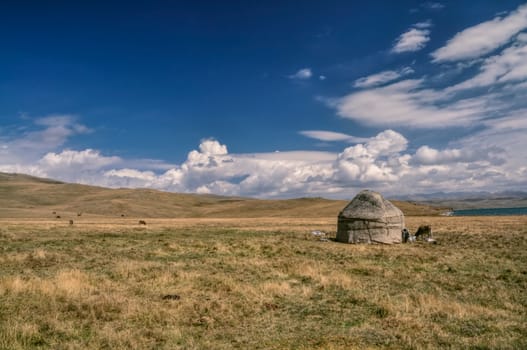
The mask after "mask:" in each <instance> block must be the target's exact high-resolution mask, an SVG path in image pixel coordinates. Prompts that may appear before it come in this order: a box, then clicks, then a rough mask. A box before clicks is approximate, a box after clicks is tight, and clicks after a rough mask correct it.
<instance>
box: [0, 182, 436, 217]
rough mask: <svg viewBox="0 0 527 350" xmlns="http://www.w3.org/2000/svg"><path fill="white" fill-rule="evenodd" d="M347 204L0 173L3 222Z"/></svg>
mask: <svg viewBox="0 0 527 350" xmlns="http://www.w3.org/2000/svg"><path fill="white" fill-rule="evenodd" d="M350 199H351V198H350ZM347 202H348V201H344V200H329V199H323V198H297V199H283V200H261V199H253V198H241V197H223V196H216V195H198V194H183V193H171V192H163V191H157V190H151V189H109V188H103V187H95V186H87V185H80V184H70V183H64V182H60V181H54V180H49V179H42V178H37V177H33V176H28V175H22V174H6V173H0V217H3V218H9V217H11V218H51V217H53V216H54V215H62V216H68V217H73V216H76V215H77V213H82V214H83V215H90V216H101V217H122V216H125V217H144V218H154V217H155V218H191V217H196V218H199V217H216V218H229V217H231V218H233V217H240V218H248V217H330V216H337V214H338V212H339V211H340V210H341V209H342V208H343V207H344V206H345V205H346V204H347ZM393 203H394V204H395V205H396V206H397V207H399V208H400V209H401V210H402V211H403V212H404V213H405V215H410V216H412V215H439V214H441V213H442V212H444V211H445V210H446V209H445V208H441V207H433V206H430V205H423V204H418V203H412V202H405V201H393ZM54 212H55V214H53V213H54Z"/></svg>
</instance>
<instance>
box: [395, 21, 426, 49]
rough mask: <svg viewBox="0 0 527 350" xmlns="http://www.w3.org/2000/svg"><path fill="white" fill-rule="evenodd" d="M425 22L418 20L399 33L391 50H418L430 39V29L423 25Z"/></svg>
mask: <svg viewBox="0 0 527 350" xmlns="http://www.w3.org/2000/svg"><path fill="white" fill-rule="evenodd" d="M425 23H427V22H420V23H417V24H415V25H414V27H413V28H410V29H408V31H406V32H404V33H403V34H401V35H400V36H399V37H398V38H397V41H396V43H395V45H394V46H393V48H392V52H395V53H402V52H413V51H419V50H421V49H422V48H424V47H425V46H426V43H427V42H428V41H430V30H428V29H426V28H428V27H423V25H425Z"/></svg>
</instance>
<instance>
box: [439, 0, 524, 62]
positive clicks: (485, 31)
mask: <svg viewBox="0 0 527 350" xmlns="http://www.w3.org/2000/svg"><path fill="white" fill-rule="evenodd" d="M525 28H527V5H522V6H520V7H518V9H517V10H516V11H513V12H511V13H510V14H509V15H508V16H506V17H496V18H494V19H492V20H490V21H486V22H483V23H479V24H477V25H475V26H472V27H469V28H467V29H465V30H463V31H461V32H459V33H457V34H456V35H455V36H454V37H453V38H452V39H450V40H449V41H448V42H447V43H446V45H445V46H443V47H441V48H439V49H438V50H436V51H434V52H433V53H432V57H433V58H434V62H447V61H458V60H466V59H472V58H477V57H481V56H483V55H486V54H488V53H490V52H492V51H493V50H495V49H497V48H499V47H500V46H502V45H504V44H506V43H507V42H508V41H509V40H510V39H511V38H512V37H513V36H514V35H516V34H517V33H518V32H520V31H522V30H523V29H525Z"/></svg>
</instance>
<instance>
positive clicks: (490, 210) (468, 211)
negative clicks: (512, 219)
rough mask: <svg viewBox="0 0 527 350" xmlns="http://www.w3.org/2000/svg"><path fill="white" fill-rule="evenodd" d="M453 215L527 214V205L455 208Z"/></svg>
mask: <svg viewBox="0 0 527 350" xmlns="http://www.w3.org/2000/svg"><path fill="white" fill-rule="evenodd" d="M452 215H453V216H490V215H493V216H494V215H497V216H503V215H527V207H523V208H488V209H463V210H454V212H453V213H452Z"/></svg>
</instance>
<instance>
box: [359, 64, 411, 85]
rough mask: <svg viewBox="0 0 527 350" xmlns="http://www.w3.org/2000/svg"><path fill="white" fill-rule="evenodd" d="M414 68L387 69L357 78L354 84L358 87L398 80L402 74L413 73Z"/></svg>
mask: <svg viewBox="0 0 527 350" xmlns="http://www.w3.org/2000/svg"><path fill="white" fill-rule="evenodd" d="M412 73H414V70H413V69H412V68H411V67H404V68H402V69H400V70H398V71H393V70H387V71H383V72H380V73H376V74H372V75H368V76H367V77H362V78H359V79H357V80H355V83H354V84H353V86H354V87H357V88H368V87H373V86H379V85H383V84H386V83H389V82H391V81H394V80H397V79H399V78H400V77H402V76H405V75H408V74H412Z"/></svg>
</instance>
